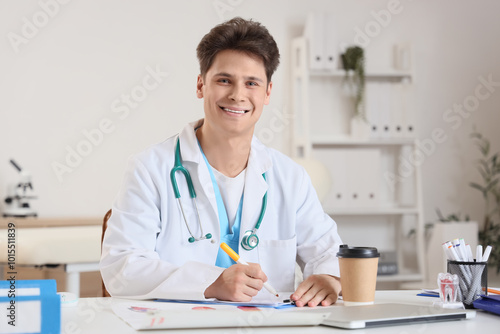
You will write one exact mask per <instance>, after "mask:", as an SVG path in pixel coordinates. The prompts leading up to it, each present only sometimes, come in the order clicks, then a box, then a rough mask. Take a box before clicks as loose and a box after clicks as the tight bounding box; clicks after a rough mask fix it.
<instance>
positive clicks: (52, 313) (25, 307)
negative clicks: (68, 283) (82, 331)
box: [0, 277, 61, 334]
mask: <svg viewBox="0 0 500 334" xmlns="http://www.w3.org/2000/svg"><path fill="white" fill-rule="evenodd" d="M0 291H1V293H0V308H1V309H2V310H3V311H2V312H1V314H3V315H4V316H3V317H2V318H3V319H2V321H0V333H54V334H57V333H60V332H61V297H60V296H59V295H58V294H57V288H56V281H55V280H53V279H51V280H15V277H13V279H10V280H5V281H0Z"/></svg>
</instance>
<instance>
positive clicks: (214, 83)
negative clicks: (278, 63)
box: [196, 50, 272, 137]
mask: <svg viewBox="0 0 500 334" xmlns="http://www.w3.org/2000/svg"><path fill="white" fill-rule="evenodd" d="M271 88H272V82H270V83H269V84H267V77H266V71H265V67H264V63H263V61H262V60H261V59H259V58H258V57H253V56H249V55H248V54H246V53H243V52H240V51H234V50H224V51H221V52H219V53H218V54H217V55H216V56H215V58H214V61H213V63H212V66H211V67H210V68H209V70H208V71H207V73H206V74H205V77H202V76H201V75H199V76H198V83H197V93H196V95H197V97H198V98H200V99H201V98H203V106H204V110H205V123H204V126H205V125H207V126H208V127H209V128H210V129H212V130H215V131H218V133H222V134H223V135H226V136H229V137H232V136H241V135H243V136H247V135H248V136H250V137H251V136H252V135H253V131H254V128H255V124H256V123H257V121H258V120H259V118H260V115H261V114H262V110H263V108H264V105H267V104H268V103H269V98H270V95H271Z"/></svg>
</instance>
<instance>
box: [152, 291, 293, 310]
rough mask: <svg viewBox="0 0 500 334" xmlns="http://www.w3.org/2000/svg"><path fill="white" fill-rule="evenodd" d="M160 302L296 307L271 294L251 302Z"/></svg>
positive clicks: (253, 299)
mask: <svg viewBox="0 0 500 334" xmlns="http://www.w3.org/2000/svg"><path fill="white" fill-rule="evenodd" d="M291 294H292V293H291V292H289V293H287V292H285V293H280V296H290V295H291ZM157 301H158V302H167V303H198V304H208V305H232V306H250V307H252V306H253V307H262V308H264V307H270V308H277V309H281V308H288V307H295V305H293V304H291V303H290V301H287V302H285V299H284V298H283V297H276V296H273V295H271V294H268V293H266V294H264V295H261V294H258V295H257V296H255V297H253V298H252V300H251V301H249V302H229V301H222V300H217V299H209V300H179V299H158V300H157Z"/></svg>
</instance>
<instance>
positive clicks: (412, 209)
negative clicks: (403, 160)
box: [292, 37, 425, 283]
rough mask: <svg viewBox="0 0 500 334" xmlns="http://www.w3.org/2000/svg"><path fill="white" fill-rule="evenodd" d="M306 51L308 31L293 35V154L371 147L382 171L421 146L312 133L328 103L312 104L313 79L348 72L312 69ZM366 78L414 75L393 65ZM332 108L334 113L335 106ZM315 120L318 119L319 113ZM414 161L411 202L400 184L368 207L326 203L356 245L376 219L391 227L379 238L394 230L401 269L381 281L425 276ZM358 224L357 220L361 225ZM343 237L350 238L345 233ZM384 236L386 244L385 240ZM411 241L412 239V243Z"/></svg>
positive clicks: (412, 142)
mask: <svg viewBox="0 0 500 334" xmlns="http://www.w3.org/2000/svg"><path fill="white" fill-rule="evenodd" d="M307 57H308V43H307V39H306V38H305V37H299V38H296V39H294V40H293V41H292V95H293V101H292V108H293V113H294V118H293V119H294V122H293V129H292V138H293V139H292V145H293V147H292V152H293V153H292V154H293V155H294V157H295V158H315V159H318V156H319V155H321V154H325V155H328V154H329V152H331V151H333V150H339V149H345V150H349V151H356V150H365V151H366V150H369V151H370V152H380V159H381V168H380V171H381V172H383V171H384V170H385V168H391V167H392V168H393V170H396V169H397V168H398V163H399V162H398V157H401V156H402V154H408V153H415V152H416V150H417V149H418V148H417V145H416V141H415V139H414V138H403V137H402V138H380V139H368V140H361V139H356V138H352V137H350V136H349V133H345V131H344V132H343V133H342V132H341V131H335V130H332V131H331V132H328V133H321V132H320V131H316V133H313V131H312V126H311V119H312V118H313V117H318V116H317V113H318V110H317V109H321V108H322V107H323V109H324V108H325V106H324V105H323V106H321V107H319V108H318V107H317V106H316V105H315V106H314V107H315V108H313V104H312V101H313V100H314V101H315V103H316V102H317V99H316V98H315V97H314V96H313V95H314V93H315V91H311V86H312V83H313V82H314V80H320V86H323V85H328V84H330V81H335V80H336V81H337V82H339V81H340V80H342V78H343V77H344V76H345V73H344V71H343V70H324V71H320V70H314V71H310V70H309V66H308V58H307ZM366 78H367V79H366V80H367V81H368V80H376V81H386V82H394V83H398V82H401V81H403V80H405V81H406V82H408V81H409V82H411V81H412V80H413V76H412V74H411V73H409V72H400V71H394V70H390V71H384V72H368V73H366ZM316 87H318V86H316ZM337 93H338V92H337ZM338 94H340V93H338ZM326 108H327V107H326ZM313 109H314V110H313ZM337 109H339V110H337V111H338V113H344V115H343V116H342V117H344V120H345V119H348V118H349V114H348V113H349V110H341V109H342V108H337ZM320 111H321V110H320ZM332 113H334V109H333V108H332ZM323 115H324V114H323ZM346 115H347V116H346ZM320 117H321V116H320ZM315 121H316V122H318V119H317V118H316V119H315ZM330 121H331V120H324V121H323V120H322V119H320V120H319V122H330ZM354 154H355V153H354ZM319 160H321V159H319ZM340 163H342V162H340ZM366 164H370V161H366ZM327 167H328V164H327ZM351 167H352V166H346V168H351ZM414 167H415V168H414V171H413V173H412V175H411V180H410V181H408V182H406V183H405V185H404V186H405V187H406V188H405V191H406V192H405V193H406V195H407V194H408V193H411V196H409V197H410V198H411V201H410V202H404V201H401V200H400V197H402V195H403V192H404V191H403V190H401V189H397V188H396V189H392V190H389V191H388V190H386V191H385V193H384V194H382V195H380V196H379V197H378V200H377V202H374V203H377V204H376V205H370V206H369V207H360V206H356V205H351V206H348V207H344V206H335V205H332V203H336V202H332V201H330V202H328V203H323V206H324V209H325V211H326V212H327V213H328V214H330V215H331V216H332V217H333V218H334V219H335V220H336V221H337V223H338V224H339V231H340V234H341V237H343V235H342V229H343V227H342V225H341V224H340V223H341V222H343V221H349V224H348V225H349V226H348V227H349V228H351V229H352V230H354V231H355V232H354V233H351V234H352V235H355V234H356V233H358V234H359V236H360V237H359V238H357V237H356V236H354V237H353V238H351V239H350V240H347V243H349V244H351V245H353V246H368V245H366V244H365V243H366V242H367V241H366V240H367V239H368V240H370V238H373V236H364V237H363V232H366V233H367V234H370V233H371V232H373V230H374V229H377V226H378V225H377V224H380V226H382V227H385V228H388V229H389V232H388V233H384V232H383V231H382V232H380V234H381V237H380V236H375V238H378V239H384V238H388V235H391V236H392V239H393V243H392V245H391V247H393V249H391V250H393V251H395V252H396V256H397V264H398V273H397V274H393V275H379V277H378V281H380V282H396V283H404V282H416V281H423V280H424V278H425V264H424V254H425V252H424V240H423V233H424V223H423V215H422V212H423V209H422V189H421V179H420V170H419V168H418V166H414ZM363 177H364V176H363V175H359V178H360V179H363ZM346 182H347V181H346ZM332 192H335V187H333V190H332ZM337 196H339V195H337ZM354 196H356V195H354ZM406 197H408V196H406ZM356 224H359V225H356ZM357 226H359V229H358V228H357ZM408 226H410V228H411V229H413V231H414V232H415V233H414V236H415V237H414V239H411V240H410V239H408V238H406V235H407V231H405V228H406V229H408ZM357 229H358V230H357ZM352 235H351V237H352ZM371 235H373V233H371ZM343 239H344V237H343ZM354 239H356V240H354ZM410 241H411V242H410ZM344 242H346V240H345V239H344ZM358 242H359V244H358ZM381 242H382V243H384V244H385V242H384V240H382V241H381ZM361 243H363V244H361ZM409 243H411V244H412V245H411V246H409V245H408V244H409ZM379 248H380V247H379ZM409 257H410V258H412V260H411V261H410V260H408V258H409ZM407 262H412V266H407Z"/></svg>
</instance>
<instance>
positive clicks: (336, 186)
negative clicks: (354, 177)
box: [318, 149, 349, 211]
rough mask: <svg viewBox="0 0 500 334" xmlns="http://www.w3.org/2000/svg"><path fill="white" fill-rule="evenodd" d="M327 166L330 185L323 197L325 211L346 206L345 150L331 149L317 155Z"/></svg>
mask: <svg viewBox="0 0 500 334" xmlns="http://www.w3.org/2000/svg"><path fill="white" fill-rule="evenodd" d="M318 158H320V159H321V160H322V162H323V163H324V164H325V165H326V166H327V167H328V169H329V170H330V173H331V177H332V187H331V189H330V192H329V193H328V195H327V196H326V197H325V200H324V207H325V210H326V211H333V210H334V209H336V208H345V207H347V200H348V198H347V169H348V167H349V162H348V161H347V150H345V149H332V150H330V151H329V152H328V154H323V155H321V157H318Z"/></svg>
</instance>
